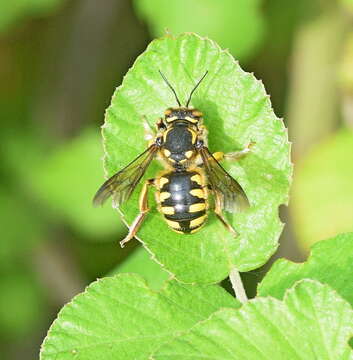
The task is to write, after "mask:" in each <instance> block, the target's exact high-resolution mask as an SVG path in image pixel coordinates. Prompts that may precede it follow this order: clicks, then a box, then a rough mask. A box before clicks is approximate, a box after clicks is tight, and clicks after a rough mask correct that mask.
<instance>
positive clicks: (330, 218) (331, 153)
mask: <svg viewBox="0 0 353 360" xmlns="http://www.w3.org/2000/svg"><path fill="white" fill-rule="evenodd" d="M352 149H353V132H352V131H351V130H349V129H341V130H339V131H338V132H337V133H336V134H334V135H333V136H331V137H330V138H329V139H327V140H326V141H324V142H323V143H321V144H319V145H316V146H315V148H314V149H313V150H312V151H311V152H310V153H309V155H308V156H307V157H306V158H304V159H303V160H302V161H301V162H299V163H298V164H297V167H296V176H295V180H294V182H293V191H292V202H291V213H292V217H293V221H294V224H295V232H296V233H297V234H298V239H299V244H300V245H301V246H302V247H303V248H305V249H308V248H309V247H310V245H311V244H313V243H315V242H316V241H319V240H321V239H325V238H328V237H331V236H335V235H336V234H339V233H343V232H349V231H353V191H352V183H353V151H352Z"/></svg>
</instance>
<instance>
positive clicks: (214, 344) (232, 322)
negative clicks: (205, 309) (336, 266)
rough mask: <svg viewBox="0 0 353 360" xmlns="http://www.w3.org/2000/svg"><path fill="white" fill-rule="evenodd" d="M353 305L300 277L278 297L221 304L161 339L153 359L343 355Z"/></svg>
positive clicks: (329, 358) (334, 359) (336, 359)
mask: <svg viewBox="0 0 353 360" xmlns="http://www.w3.org/2000/svg"><path fill="white" fill-rule="evenodd" d="M352 335H353V311H352V309H351V307H350V306H349V304H348V303H346V302H345V301H344V300H343V299H342V298H340V297H339V296H338V295H337V293H336V292H335V291H333V290H332V289H331V288H330V287H329V286H327V285H322V284H320V283H319V282H316V281H313V280H305V281H302V282H300V283H299V284H297V285H296V286H295V287H294V288H293V289H291V290H290V291H288V292H287V294H286V296H285V299H284V301H283V302H281V301H279V300H277V299H274V298H257V299H255V300H252V301H249V302H248V303H246V304H245V305H243V306H242V307H241V309H240V310H234V309H223V310H220V311H218V312H216V313H215V314H214V315H212V316H211V317H210V318H209V319H207V320H205V321H203V322H201V323H199V324H197V325H195V326H194V327H193V328H192V329H191V330H190V331H188V332H187V333H186V334H184V335H181V336H180V337H178V338H176V339H175V340H174V341H172V342H170V343H167V344H165V345H162V347H161V348H160V350H159V351H157V352H156V354H155V356H154V357H153V359H156V360H159V359H160V360H170V359H173V360H178V359H180V360H184V359H190V360H191V359H214V360H216V359H222V360H228V359H229V360H237V359H239V360H244V359H256V360H283V359H290V360H318V359H320V360H345V359H347V360H348V359H352V358H353V352H352V350H351V349H350V347H349V346H348V339H349V338H350V336H352Z"/></svg>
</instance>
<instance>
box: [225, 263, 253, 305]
mask: <svg viewBox="0 0 353 360" xmlns="http://www.w3.org/2000/svg"><path fill="white" fill-rule="evenodd" d="M229 279H230V282H231V283H232V287H233V290H234V292H235V296H236V298H237V299H238V300H239V301H240V302H241V303H242V304H244V303H245V302H247V301H248V297H247V296H246V292H245V289H244V286H243V282H242V281H241V277H240V274H239V271H238V270H237V269H235V268H234V269H232V270H231V272H230V274H229Z"/></svg>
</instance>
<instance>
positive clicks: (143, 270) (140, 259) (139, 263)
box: [108, 247, 170, 290]
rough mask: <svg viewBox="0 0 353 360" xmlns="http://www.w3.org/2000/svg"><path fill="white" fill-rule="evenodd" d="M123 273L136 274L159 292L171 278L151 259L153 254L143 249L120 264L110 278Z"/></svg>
mask: <svg viewBox="0 0 353 360" xmlns="http://www.w3.org/2000/svg"><path fill="white" fill-rule="evenodd" d="M121 273H135V274H138V275H141V276H142V277H143V278H144V279H146V281H147V283H148V286H149V287H151V288H152V289H153V290H159V289H160V288H161V287H162V285H163V284H164V282H165V281H166V280H167V279H168V278H169V277H170V274H168V273H167V272H166V271H164V270H163V268H162V267H161V266H160V265H159V264H157V263H156V262H155V261H153V260H152V259H151V254H149V253H148V251H146V250H145V249H144V248H143V247H138V248H137V249H136V250H134V252H133V253H132V254H131V255H129V256H128V258H127V259H125V260H124V262H123V263H122V264H119V265H118V266H117V267H116V268H115V269H114V270H113V271H111V273H110V274H108V276H112V275H115V274H121Z"/></svg>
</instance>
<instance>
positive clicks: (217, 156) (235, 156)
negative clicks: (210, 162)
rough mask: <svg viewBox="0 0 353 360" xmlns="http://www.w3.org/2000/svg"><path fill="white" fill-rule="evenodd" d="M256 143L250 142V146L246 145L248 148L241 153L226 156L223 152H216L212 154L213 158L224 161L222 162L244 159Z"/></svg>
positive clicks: (230, 153)
mask: <svg viewBox="0 0 353 360" xmlns="http://www.w3.org/2000/svg"><path fill="white" fill-rule="evenodd" d="M255 144H256V143H255V142H254V141H250V142H249V144H248V145H246V147H245V148H244V149H243V150H240V151H234V152H229V153H227V154H224V153H223V152H221V151H218V152H215V153H213V154H212V156H213V157H214V158H215V159H216V160H217V161H222V160H233V161H237V160H239V159H241V158H243V157H244V156H246V155H247V154H249V153H250V151H251V148H252V147H253V146H254V145H255Z"/></svg>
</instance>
